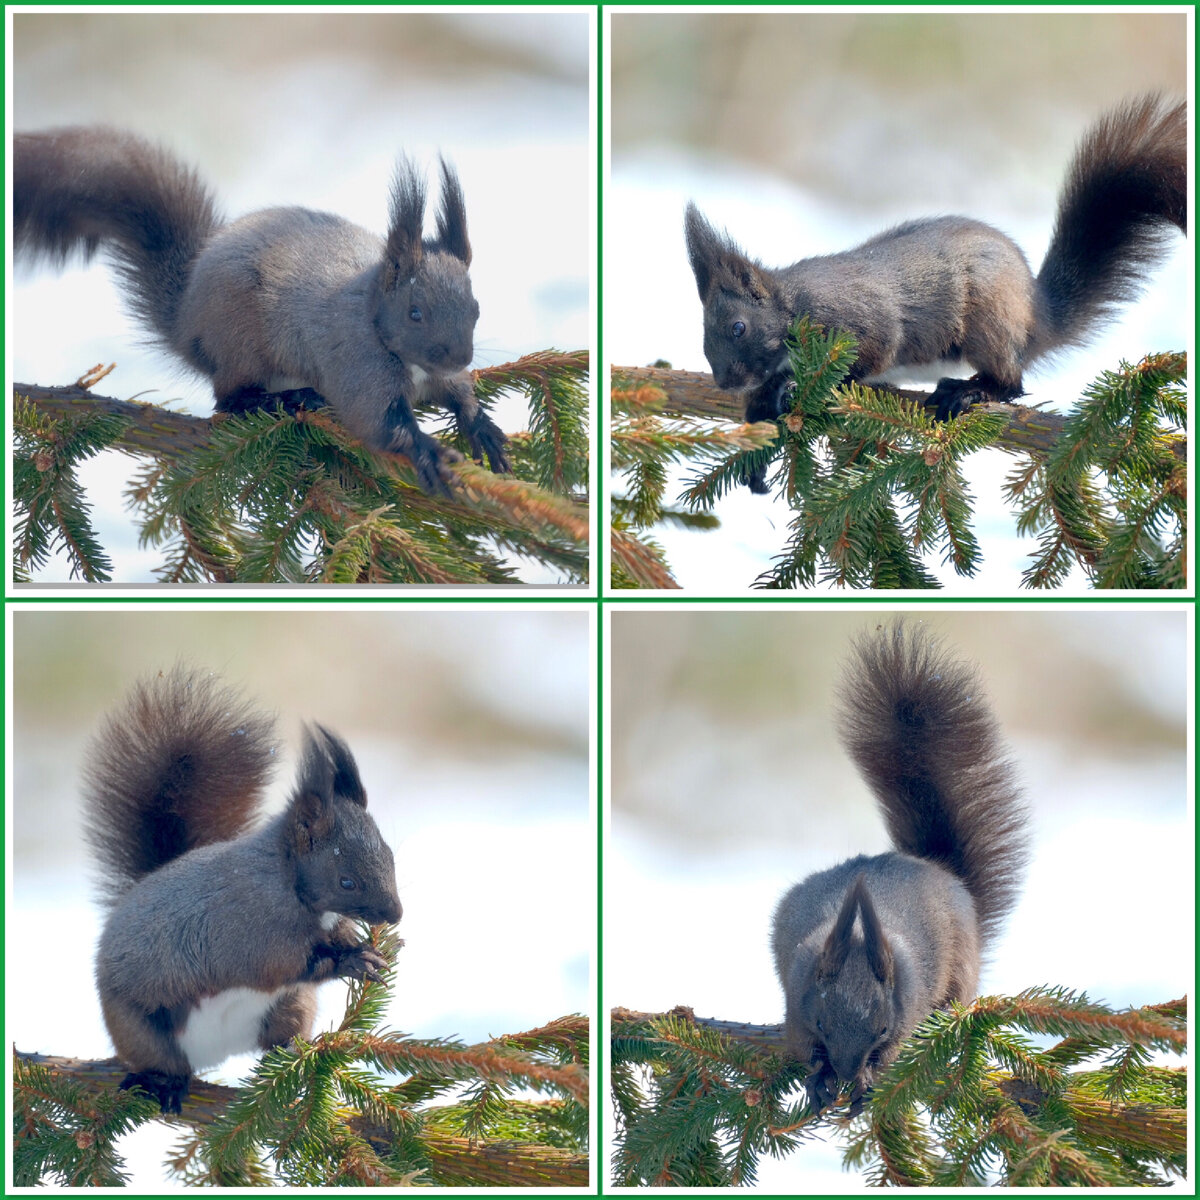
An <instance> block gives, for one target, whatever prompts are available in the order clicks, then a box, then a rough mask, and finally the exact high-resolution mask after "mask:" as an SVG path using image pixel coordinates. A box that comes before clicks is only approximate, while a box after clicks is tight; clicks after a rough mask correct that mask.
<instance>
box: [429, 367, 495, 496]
mask: <svg viewBox="0 0 1200 1200" xmlns="http://www.w3.org/2000/svg"><path fill="white" fill-rule="evenodd" d="M439 382H440V383H441V384H442V386H440V387H439V388H438V389H437V390H436V392H435V393H434V394H433V399H434V400H436V401H437V403H439V404H440V405H441V406H442V407H443V408H445V409H447V410H448V411H449V412H450V413H452V414H453V415H454V423H455V424H456V425H457V426H458V432H459V433H460V434H461V435H462V436H463V437H464V438H466V440H467V444H468V445H469V446H470V447H471V457H472V458H473V459H474V460H475V461H476V462H477V463H482V462H483V456H484V455H485V454H486V455H487V460H488V466H489V467H491V469H492V470H493V471H494V472H495V473H496V474H497V475H506V474H508V472H510V471H511V470H512V464H511V463H510V462H509V461H508V455H507V454H505V452H504V447H505V446H506V445H507V444H508V438H507V437H505V435H504V431H503V430H502V429H501V428H500V426H499V425H497V424H496V422H495V421H493V420H492V418H491V417H489V416H488V414H487V413H486V412H484V411H483V408H482V407H481V406H480V404H479V401H478V400H477V399H476V397H475V389H474V387H473V386H472V383H471V375H470V373H469V372H467V371H464V372H463V373H462V374H461V375H450V376H447V377H446V379H445V380H444V381H439Z"/></svg>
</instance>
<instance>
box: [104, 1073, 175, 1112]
mask: <svg viewBox="0 0 1200 1200" xmlns="http://www.w3.org/2000/svg"><path fill="white" fill-rule="evenodd" d="M191 1079H192V1077H191V1076H190V1075H170V1074H168V1073H167V1072H166V1071H130V1072H129V1074H128V1075H126V1076H125V1078H124V1079H122V1080H121V1082H120V1083H119V1084H118V1085H117V1087H118V1089H119V1090H120V1091H122V1092H124V1091H128V1090H129V1089H130V1088H141V1089H142V1091H143V1092H145V1093H146V1094H147V1095H148V1096H150V1097H152V1098H153V1099H155V1100H157V1101H158V1104H159V1107H160V1108H161V1109H162V1111H163V1112H164V1113H181V1112H183V1101H184V1098H185V1097H186V1096H187V1094H188V1091H189V1088H188V1084H189V1083H191Z"/></svg>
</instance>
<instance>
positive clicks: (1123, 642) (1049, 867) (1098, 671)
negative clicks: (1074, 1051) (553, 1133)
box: [603, 605, 1195, 1195]
mask: <svg viewBox="0 0 1200 1200" xmlns="http://www.w3.org/2000/svg"><path fill="white" fill-rule="evenodd" d="M646 607H648V606H646ZM646 607H643V608H642V609H641V610H640V611H628V610H625V609H620V610H617V611H615V612H613V614H612V617H611V632H610V633H609V635H608V638H607V642H606V644H607V645H608V646H609V648H610V651H611V709H612V717H611V721H610V726H609V728H610V736H611V742H612V746H611V768H610V773H609V779H610V782H611V791H612V798H611V838H610V849H609V852H608V854H607V856H606V858H605V873H604V914H605V915H604V948H603V949H604V992H605V996H604V1003H605V1008H606V1009H610V1008H612V1007H613V1006H614V1005H623V1006H625V1007H627V1008H632V1009H635V1010H642V1011H648V1012H664V1011H667V1010H669V1009H671V1008H673V1007H674V1006H676V1005H679V1004H683V1005H688V1006H690V1007H692V1008H693V1009H694V1010H695V1012H696V1014H697V1015H698V1016H705V1017H721V1018H724V1019H727V1020H734V1021H748V1022H753V1023H758V1024H775V1023H777V1022H779V1021H781V1020H782V1019H783V996H782V992H781V990H780V986H779V983H778V981H777V979H776V977H775V971H774V965H773V962H772V959H771V950H770V938H769V928H770V921H771V916H772V913H773V912H774V909H775V905H776V904H777V903H778V902H779V899H780V897H781V896H782V895H783V893H784V892H785V891H787V889H788V888H789V887H790V886H791V885H792V884H794V883H797V882H799V881H800V880H801V879H803V878H804V877H805V876H806V875H808V874H810V873H811V872H812V871H814V870H818V869H821V868H824V867H828V866H832V865H833V864H834V863H837V862H839V861H841V860H842V859H845V858H849V857H851V856H852V855H854V854H859V853H862V854H875V853H880V852H882V851H884V850H886V849H888V839H887V835H886V833H885V831H884V828H883V823H882V821H881V820H880V818H879V815H878V811H877V809H876V806H875V803H874V801H873V799H872V797H871V795H870V792H869V791H868V789H867V786H866V784H865V783H864V782H863V781H862V779H861V778H860V777H859V776H858V775H857V773H856V771H855V768H854V766H853V765H852V764H851V762H850V760H849V758H848V757H847V755H846V754H845V752H844V751H843V750H842V749H841V747H840V745H839V744H838V743H837V741H836V740H835V735H834V726H833V709H832V703H833V696H834V692H835V688H836V685H837V681H838V678H839V673H840V671H841V667H842V664H843V663H844V662H845V660H846V656H847V651H848V647H849V642H850V639H851V638H852V637H853V636H855V635H857V634H860V633H863V632H865V631H868V630H870V629H872V628H873V627H874V626H876V625H878V624H879V623H881V622H884V621H887V620H890V619H891V618H892V617H893V616H894V615H895V614H894V611H892V612H889V611H888V610H886V609H883V608H879V607H876V606H874V605H871V606H866V607H859V606H855V608H856V611H854V612H848V611H847V610H846V608H845V607H844V606H843V607H840V608H837V609H831V608H829V607H825V606H822V607H819V608H814V607H813V606H812V605H806V606H804V608H803V609H798V608H794V607H793V608H790V609H787V610H782V609H780V608H778V607H776V606H770V607H767V606H764V605H759V606H756V607H755V608H753V609H747V608H746V607H745V606H743V607H742V608H741V609H738V610H726V611H702V610H699V609H693V608H690V607H684V608H680V607H678V606H674V605H672V606H671V609H670V611H664V610H663V609H662V608H661V607H658V608H656V609H655V610H653V611H646ZM908 620H909V621H910V622H911V623H913V624H919V625H920V626H922V627H925V628H927V629H929V630H930V631H931V632H932V633H934V634H936V635H939V636H941V637H942V638H943V639H944V641H945V643H946V645H947V647H948V648H949V649H951V650H953V651H954V652H955V653H956V654H957V655H958V656H959V657H962V658H967V659H970V660H972V661H974V662H975V663H977V664H978V667H979V671H980V677H981V679H982V681H983V684H984V687H985V689H986V692H987V694H988V696H989V697H990V699H991V703H992V706H993V708H994V710H995V713H996V716H997V718H998V720H999V724H1000V726H1001V729H1002V731H1003V734H1004V736H1005V738H1006V740H1007V742H1008V744H1009V747H1010V750H1011V755H1012V758H1013V760H1014V762H1015V764H1016V767H1017V770H1018V775H1019V778H1020V780H1021V782H1022V784H1023V786H1024V790H1025V795H1026V799H1027V801H1028V804H1029V809H1030V816H1031V820H1030V840H1031V845H1032V850H1033V855H1032V860H1031V862H1030V865H1029V868H1028V871H1027V875H1026V879H1025V884H1024V887H1023V889H1022V891H1021V894H1020V899H1019V901H1018V903H1017V906H1016V909H1015V910H1014V912H1013V913H1012V915H1011V916H1010V917H1009V919H1008V920H1007V922H1006V923H1005V926H1004V931H1003V934H1002V935H1001V937H1000V938H999V939H998V940H997V941H996V943H995V944H994V945H993V946H992V947H991V948H990V951H989V953H988V955H987V962H986V963H985V967H984V971H983V976H982V979H981V983H980V988H981V991H982V993H983V994H1013V993H1016V992H1019V991H1020V990H1022V989H1023V988H1026V987H1030V986H1033V985H1035V984H1058V985H1063V986H1066V987H1070V988H1074V989H1077V990H1079V991H1086V992H1087V993H1088V995H1089V996H1090V997H1091V998H1092V999H1094V1000H1097V1001H1100V1002H1102V1003H1105V1004H1110V1005H1114V1006H1117V1007H1124V1006H1127V1005H1135V1006H1136V1005H1142V1004H1154V1003H1161V1002H1164V1001H1167V1000H1174V999H1177V998H1178V997H1180V996H1182V995H1183V994H1184V993H1187V992H1189V991H1190V990H1191V989H1192V984H1193V976H1194V955H1193V946H1194V936H1193V913H1194V894H1193V893H1194V879H1195V831H1194V812H1193V810H1192V808H1191V806H1190V804H1189V798H1190V795H1191V792H1190V787H1189V784H1190V781H1191V780H1192V778H1193V775H1192V766H1191V762H1190V758H1189V751H1190V747H1189V729H1190V728H1191V727H1192V726H1191V724H1190V722H1189V717H1188V694H1189V692H1188V687H1189V664H1190V663H1191V662H1192V661H1193V648H1192V643H1191V638H1190V634H1189V621H1190V614H1189V612H1188V611H1187V610H1185V609H1184V608H1182V607H1173V608H1172V609H1170V610H1169V611H1163V610H1162V609H1159V608H1158V607H1157V606H1156V607H1155V608H1153V609H1150V608H1146V607H1142V608H1140V609H1132V608H1120V609H1114V608H1113V607H1111V606H1106V607H1105V608H1104V610H1102V611H1098V610H1097V609H1096V608H1095V607H1089V608H1088V609H1086V610H1083V609H1081V608H1079V607H1069V608H1063V607H1060V606H1057V605H1056V606H1054V607H1053V608H1049V607H1041V608H1033V607H1031V606H1029V605H1023V606H1020V607H1019V608H1017V607H1014V608H1011V609H1009V610H989V611H983V610H980V609H971V610H969V611H961V610H955V609H953V608H952V607H947V606H943V607H939V608H938V609H937V611H936V612H933V613H929V612H925V613H912V614H910V615H909V617H908ZM1150 910H1153V912H1155V913H1159V914H1169V916H1166V917H1165V918H1164V919H1161V920H1159V919H1149V920H1148V919H1147V914H1148V912H1149V911H1150ZM758 1187H759V1189H760V1190H761V1191H763V1192H766V1193H771V1194H779V1195H785V1194H788V1195H796V1194H822V1193H826V1192H833V1191H846V1190H854V1189H858V1188H861V1187H862V1181H861V1179H860V1178H858V1177H857V1176H855V1175H854V1174H847V1173H845V1172H844V1171H843V1170H842V1167H841V1152H840V1148H839V1147H837V1146H836V1145H835V1144H833V1143H831V1142H830V1143H825V1144H806V1145H805V1146H804V1147H802V1148H801V1149H800V1150H798V1151H797V1152H796V1153H794V1154H791V1155H789V1156H788V1157H787V1158H785V1159H783V1160H779V1161H777V1160H774V1159H771V1158H768V1157H765V1156H764V1157H763V1159H762V1160H761V1164H760V1174H759V1181H758Z"/></svg>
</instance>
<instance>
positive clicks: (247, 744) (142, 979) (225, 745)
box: [84, 667, 401, 1113]
mask: <svg viewBox="0 0 1200 1200" xmlns="http://www.w3.org/2000/svg"><path fill="white" fill-rule="evenodd" d="M273 729H274V722H273V719H272V718H271V717H270V716H268V715H266V714H263V713H260V712H257V711H255V709H254V708H253V707H252V706H251V705H249V704H248V703H247V702H246V701H245V700H243V699H242V698H241V696H240V695H239V694H237V693H236V692H234V691H232V690H230V689H229V688H228V687H226V686H225V685H223V684H222V683H221V682H220V681H219V680H217V679H215V678H214V677H212V676H205V675H201V674H199V673H197V672H195V671H191V670H187V669H185V668H182V667H177V668H176V669H175V670H173V671H172V672H170V673H169V674H162V673H160V674H159V675H158V676H156V677H154V678H150V679H147V680H143V681H142V682H140V683H139V684H137V685H136V686H135V687H134V688H133V690H132V692H131V693H130V694H129V696H128V697H127V698H126V700H125V701H124V703H123V704H122V705H121V706H120V707H119V708H118V709H116V710H115V711H114V712H113V713H111V714H110V715H109V716H108V718H107V720H106V721H105V723H104V724H103V727H102V728H101V730H100V732H99V733H98V734H97V735H96V737H95V738H94V740H93V742H92V744H91V745H90V747H89V750H88V753H87V757H86V760H85V770H84V777H85V799H86V808H85V833H86V836H87V840H88V842H89V843H90V845H91V847H92V849H93V851H94V853H95V856H96V860H97V862H98V865H99V868H100V887H101V893H102V897H103V899H104V902H105V904H106V906H107V908H108V913H107V917H106V920H105V923H104V928H103V932H102V933H101V935H100V941H99V945H98V948H97V953H96V985H97V989H98V991H99V993H100V1004H101V1008H102V1009H103V1013H104V1023H105V1024H106V1025H107V1027H108V1031H109V1033H110V1035H111V1036H112V1040H113V1044H114V1045H115V1047H116V1050H117V1055H118V1057H119V1058H120V1059H121V1061H122V1063H123V1064H124V1065H125V1066H126V1067H127V1068H128V1069H129V1074H128V1075H126V1076H125V1078H124V1080H123V1081H122V1082H121V1084H120V1086H121V1088H131V1087H141V1088H142V1089H143V1090H144V1091H146V1092H147V1093H148V1094H149V1095H151V1096H152V1097H154V1098H155V1099H157V1100H158V1102H159V1104H160V1106H161V1108H162V1111H163V1112H164V1113H171V1112H173V1113H178V1112H180V1111H181V1104H182V1101H183V1098H184V1097H185V1096H186V1095H187V1093H188V1086H189V1079H190V1076H191V1075H192V1074H193V1073H195V1072H196V1071H198V1070H200V1069H202V1068H204V1067H210V1066H215V1065H217V1064H218V1063H220V1062H221V1061H223V1060H224V1059H225V1058H227V1057H228V1056H229V1055H231V1054H237V1053H243V1052H245V1051H248V1050H253V1049H255V1048H256V1047H257V1048H261V1049H264V1050H266V1049H270V1048H271V1047H273V1046H282V1045H285V1044H287V1043H288V1042H289V1041H291V1039H292V1038H295V1037H301V1038H305V1037H308V1036H309V1035H310V1033H311V1031H312V1025H313V1019H314V1017H315V1015H316V985H317V984H318V983H320V982H321V981H323V980H327V979H333V978H335V977H344V978H354V979H364V978H365V979H372V980H380V979H381V978H382V977H381V975H380V974H379V971H380V968H382V967H384V966H385V965H386V960H385V959H384V957H383V956H382V955H380V954H379V953H378V952H377V951H376V950H374V949H373V948H372V947H371V945H370V943H369V942H366V941H362V940H360V938H359V934H358V931H357V929H356V926H355V925H354V921H356V920H357V921H366V922H367V923H368V924H372V925H382V924H388V925H392V924H395V923H396V922H398V921H399V920H400V916H401V906H400V900H399V898H398V897H397V895H396V870H395V864H394V862H393V859H392V852H391V850H390V849H389V847H388V845H387V843H386V842H384V840H383V838H382V837H381V836H380V833H379V829H378V827H377V826H376V824H375V822H374V820H373V819H372V818H371V816H370V814H369V813H368V812H367V796H366V792H365V791H364V790H363V785H362V782H361V780H360V779H359V774H358V767H357V766H356V764H355V761H354V756H353V755H352V754H351V753H350V750H349V748H348V747H347V746H346V744H345V742H343V741H342V740H341V739H340V738H338V737H336V736H335V735H334V734H332V733H330V732H329V731H328V730H327V729H324V728H322V727H321V726H320V725H315V726H313V727H312V728H311V729H307V730H306V735H305V747H304V755H303V759H302V761H301V764H300V768H299V771H298V774H297V776H296V782H295V787H294V789H293V791H292V795H291V799H290V801H289V803H288V806H287V808H286V809H285V810H284V811H283V812H282V813H280V814H279V815H277V816H275V817H272V818H270V819H268V820H266V821H265V822H260V823H258V824H257V826H256V827H255V828H254V829H250V828H249V827H250V826H251V825H252V824H253V823H254V822H255V820H256V818H257V817H258V815H259V806H260V803H261V798H262V797H261V793H262V790H263V788H264V786H265V784H266V783H267V782H268V779H269V777H270V774H271V771H272V767H273V766H274V762H275V759H274V754H275V750H274V744H273Z"/></svg>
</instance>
